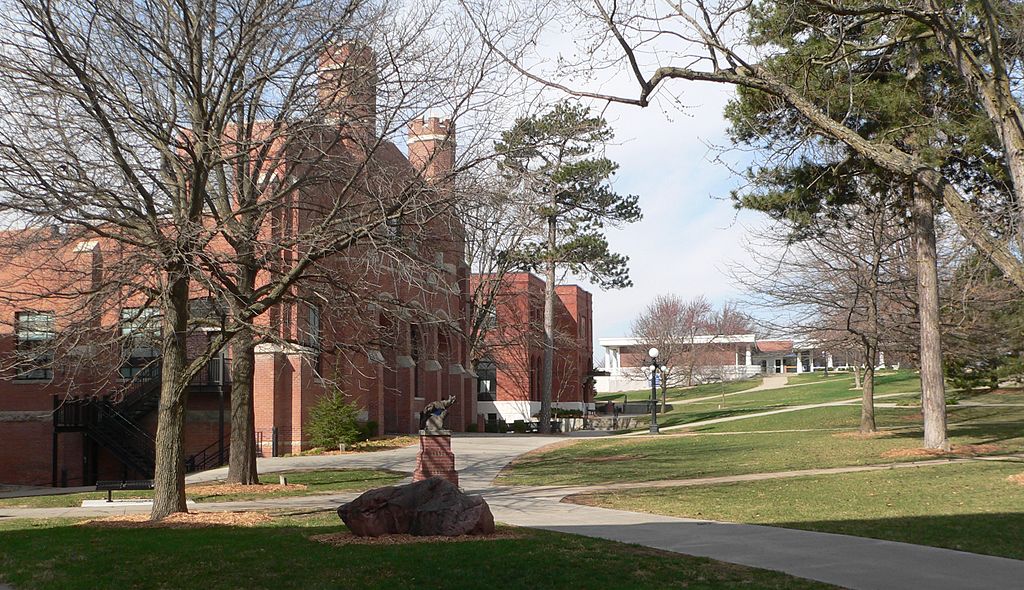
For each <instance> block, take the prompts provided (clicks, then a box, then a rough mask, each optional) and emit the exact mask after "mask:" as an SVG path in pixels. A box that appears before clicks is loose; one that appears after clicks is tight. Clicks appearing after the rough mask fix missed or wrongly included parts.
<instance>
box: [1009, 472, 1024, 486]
mask: <svg viewBox="0 0 1024 590" xmlns="http://www.w3.org/2000/svg"><path fill="white" fill-rule="evenodd" d="M1006 481H1008V482H1010V483H1015V484H1017V485H1021V486H1024V473H1018V474H1017V475H1011V476H1010V477H1007V478H1006Z"/></svg>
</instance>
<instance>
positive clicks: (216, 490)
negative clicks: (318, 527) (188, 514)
mask: <svg viewBox="0 0 1024 590" xmlns="http://www.w3.org/2000/svg"><path fill="white" fill-rule="evenodd" d="M305 489H306V484H301V483H290V484H288V485H284V486H283V485H281V484H279V483H264V484H259V485H242V484H240V483H216V484H208V485H205V484H204V485H191V486H185V492H186V493H187V494H192V495H195V496H226V495H228V494H256V495H259V494H272V493H274V492H297V491H300V490H305Z"/></svg>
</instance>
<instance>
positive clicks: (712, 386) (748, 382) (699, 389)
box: [594, 377, 761, 403]
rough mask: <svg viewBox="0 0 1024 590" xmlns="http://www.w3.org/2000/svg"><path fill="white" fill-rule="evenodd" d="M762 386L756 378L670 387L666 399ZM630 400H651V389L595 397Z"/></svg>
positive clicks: (689, 397) (608, 399)
mask: <svg viewBox="0 0 1024 590" xmlns="http://www.w3.org/2000/svg"><path fill="white" fill-rule="evenodd" d="M760 384H761V378H760V377H756V378H753V379H742V380H738V381H723V382H720V383H705V384H703V385H695V386H693V387H670V388H669V389H668V391H667V392H665V394H666V397H667V398H668V400H669V402H670V403H671V402H672V401H674V400H683V399H693V398H696V397H706V396H709V395H721V394H723V393H735V392H738V391H745V390H747V389H752V388H754V387H757V386H758V385H760ZM626 398H628V399H630V400H632V401H642V400H648V399H650V398H651V390H650V389H638V390H636V391H619V392H616V393H601V394H598V395H596V396H595V397H594V399H595V400H597V401H599V402H601V401H615V402H620V403H621V402H622V401H623V400H624V399H626ZM658 399H661V392H660V391H659V392H658Z"/></svg>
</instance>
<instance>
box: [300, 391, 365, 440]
mask: <svg viewBox="0 0 1024 590" xmlns="http://www.w3.org/2000/svg"><path fill="white" fill-rule="evenodd" d="M306 430H307V431H308V432H309V438H310V442H312V443H313V445H315V446H318V447H325V448H334V449H336V448H338V446H339V445H341V444H345V445H351V444H353V443H355V442H356V441H358V440H359V439H360V437H362V436H363V434H364V430H363V427H360V425H359V408H358V407H357V406H356V405H355V404H350V403H348V402H346V401H345V396H344V395H343V394H342V393H341V392H339V391H335V392H332V393H331V394H329V395H326V396H324V397H323V398H321V399H320V401H319V402H317V404H316V405H315V406H313V409H312V410H310V412H309V422H308V423H307V425H306Z"/></svg>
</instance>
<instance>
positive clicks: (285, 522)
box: [0, 515, 832, 590]
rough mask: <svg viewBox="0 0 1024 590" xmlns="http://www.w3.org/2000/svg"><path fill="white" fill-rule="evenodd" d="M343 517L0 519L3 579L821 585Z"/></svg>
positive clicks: (137, 584)
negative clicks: (397, 536) (148, 523)
mask: <svg viewBox="0 0 1024 590" xmlns="http://www.w3.org/2000/svg"><path fill="white" fill-rule="evenodd" d="M340 530H343V527H341V525H340V522H339V521H338V519H337V517H336V516H333V515H330V516H315V517H307V518H302V519H277V520H275V521H274V522H273V523H271V524H268V525H264V526H258V527H253V528H233V527H212V528H203V529H141V530H140V529H99V528H91V527H84V526H74V525H72V524H71V523H69V522H67V521H63V522H59V521H24V520H22V521H15V522H6V523H0V580H2V581H4V582H7V583H9V584H13V585H14V586H15V587H16V588H18V589H19V590H32V589H45V588H53V589H61V590H65V589H66V590H75V589H94V588H95V589H100V588H117V589H121V588H140V589H141V588H197V587H201V588H206V589H218V588H225V589H234V588H251V589H264V588H265V589H274V590H287V589H292V588H295V589H317V588H359V589H374V588H380V589H386V590H393V589H395V588H430V589H434V588H487V589H492V588H510V589H520V588H521V589H530V590H533V589H536V588H587V589H594V590H600V589H604V588H608V589H613V588H652V589H661V588H688V589H732V588H751V589H754V588H761V589H791V590H803V589H808V590H809V589H824V588H832V586H828V585H825V584H820V583H816V582H810V581H806V580H801V579H798V578H793V577H791V576H787V575H785V574H781V573H777V572H769V571H764V570H758V569H753V568H748V567H743V566H737V565H731V564H725V563H721V562H716V561H712V560H709V559H704V558H696V557H689V556H683V555H677V554H670V553H665V552H660V551H655V550H651V549H646V548H642V547H636V546H632V545H625V544H621V543H614V542H610V541H603V540H598V539H589V538H585V537H577V536H572V535H564V534H558V533H550V532H543V531H533V530H526V529H515V530H516V531H517V532H519V533H520V534H521V535H522V538H517V539H500V540H492V541H475V542H474V541H467V542H454V543H436V544H428V543H422V544H411V545H369V546H364V545H348V546H344V547H332V546H329V545H324V544H321V543H316V542H313V541H311V540H309V539H308V537H309V536H311V535H315V534H321V533H331V532H338V531H340Z"/></svg>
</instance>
